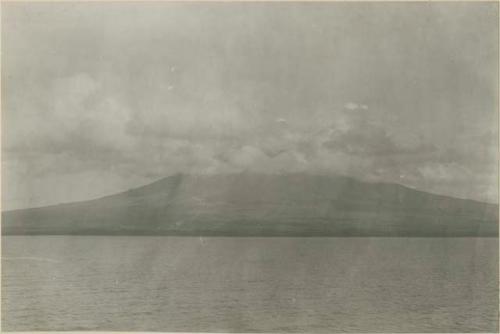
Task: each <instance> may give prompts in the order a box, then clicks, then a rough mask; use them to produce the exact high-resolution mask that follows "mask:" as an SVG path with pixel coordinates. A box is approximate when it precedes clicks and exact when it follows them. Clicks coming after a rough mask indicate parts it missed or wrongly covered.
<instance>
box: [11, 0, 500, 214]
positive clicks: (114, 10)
mask: <svg viewBox="0 0 500 334" xmlns="http://www.w3.org/2000/svg"><path fill="white" fill-rule="evenodd" d="M498 19H499V18H498V3H495V2H490V3H471V2H468V3H465V2H446V3H429V2H421V3H366V2H365V3H346V2H340V3H295V2H293V3H227V2H219V3H173V2H172V3H165V2H163V3H159V2H156V3H153V2H150V3H138V2H135V3H134V2H122V3H119V2H108V3H103V2H101V3H99V2H82V3H70V2H56V3H29V2H17V3H2V73H1V74H2V208H3V209H4V210H8V209H17V208H26V207H34V206H42V205H49V204H56V203H62V202H70V201H77V200H85V199H91V198H96V197H100V196H104V195H108V194H112V193H116V192H119V191H123V190H127V189H130V188H134V187H137V186H139V185H143V184H147V183H149V182H152V181H154V180H157V179H160V178H162V177H165V176H168V175H172V174H175V173H179V172H182V173H197V174H214V173H238V172H256V173H257V172H258V173H292V172H301V173H302V172H303V173H311V174H324V175H347V176H352V177H356V178H358V179H361V180H365V181H369V182H395V183H399V184H403V185H406V186H409V187H412V188H416V189H420V190H423V191H428V192H433V193H438V194H445V195H450V196H454V197H460V198H470V199H476V200H480V201H488V202H495V203H496V202H498V188H497V183H498V165H497V151H498V70H499V69H498V59H499V58H498Z"/></svg>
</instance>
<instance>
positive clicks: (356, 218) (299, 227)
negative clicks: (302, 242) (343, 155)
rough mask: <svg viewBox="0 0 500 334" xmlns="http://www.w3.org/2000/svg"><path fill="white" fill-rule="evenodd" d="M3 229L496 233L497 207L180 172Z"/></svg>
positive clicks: (402, 190)
mask: <svg viewBox="0 0 500 334" xmlns="http://www.w3.org/2000/svg"><path fill="white" fill-rule="evenodd" d="M2 233H3V234H5V235H9V234H31V235H32V234H69V235H172V236H325V237H326V236H426V237H427V236H436V237H448V236H450V237H451V236H498V205H495V204H487V203H481V202H476V201H472V200H464V199H457V198H451V197H446V196H440V195H434V194H429V193H425V192H422V191H417V190H413V189H410V188H407V187H404V186H401V185H398V184H387V183H367V182H361V181H358V180H355V179H352V178H348V177H341V176H318V175H307V174H284V175H262V174H245V173H242V174H229V175H210V176H207V175H203V176H202V175H184V174H178V175H174V176H170V177H166V178H164V179H161V180H159V181H156V182H154V183H151V184H149V185H146V186H143V187H139V188H135V189H132V190H129V191H126V192H123V193H119V194H116V195H111V196H106V197H102V198H99V199H95V200H90V201H85V202H76V203H68V204H60V205H54V206H48V207H42V208H33V209H23V210H13V211H6V212H3V213H2Z"/></svg>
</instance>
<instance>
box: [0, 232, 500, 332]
mask: <svg viewBox="0 0 500 334" xmlns="http://www.w3.org/2000/svg"><path fill="white" fill-rule="evenodd" d="M498 262H499V259H498V238H269V237H266V238H232V237H221V238H218V237H162V236H158V237H146V236H144V237H143V236H141V237H138V236H130V237H123V236H4V237H2V295H1V298H2V305H1V306H2V309H1V310H2V314H1V316H2V319H1V320H2V330H3V331H70V330H71V331H80V330H92V331H161V332H179V331H182V332H233V333H234V332H246V333H248V332H267V333H270V332H273V333H275V332H280V333H283V332H307V333H323V332H328V333H331V332H358V333H359V332H420V333H422V332H498V329H499V328H498V304H499V295H498V293H499V292H498Z"/></svg>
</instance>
